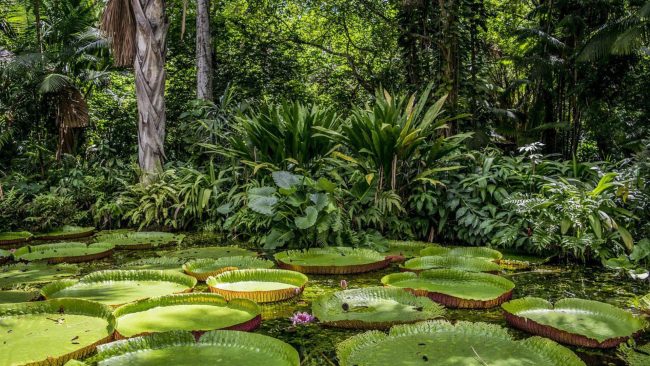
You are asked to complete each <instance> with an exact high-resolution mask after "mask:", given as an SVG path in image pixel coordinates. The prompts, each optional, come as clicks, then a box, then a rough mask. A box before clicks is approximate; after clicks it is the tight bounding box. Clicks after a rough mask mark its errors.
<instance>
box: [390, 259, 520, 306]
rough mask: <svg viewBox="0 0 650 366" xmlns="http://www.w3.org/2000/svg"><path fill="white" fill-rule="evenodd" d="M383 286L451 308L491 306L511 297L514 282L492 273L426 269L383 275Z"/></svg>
mask: <svg viewBox="0 0 650 366" xmlns="http://www.w3.org/2000/svg"><path fill="white" fill-rule="evenodd" d="M381 282H382V283H383V284H384V285H386V286H392V287H400V288H405V289H408V290H409V291H411V292H412V293H414V294H415V295H418V296H427V297H429V298H430V299H431V300H433V301H435V302H438V303H440V304H443V305H445V306H447V307H451V308H470V309H476V308H491V307H494V306H498V305H500V304H502V303H503V302H505V301H508V300H509V299H510V298H511V297H512V290H513V289H514V288H515V284H514V283H512V282H511V281H509V280H507V279H505V278H503V277H500V276H496V275H492V274H487V273H475V272H465V271H459V270H456V269H430V270H427V271H423V272H420V273H419V274H416V273H413V272H403V273H393V274H389V275H386V276H384V277H383V278H382V279H381Z"/></svg>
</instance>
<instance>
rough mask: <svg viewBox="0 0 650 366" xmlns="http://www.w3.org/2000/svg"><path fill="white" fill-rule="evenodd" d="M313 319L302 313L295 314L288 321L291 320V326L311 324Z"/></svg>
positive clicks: (309, 315)
mask: <svg viewBox="0 0 650 366" xmlns="http://www.w3.org/2000/svg"><path fill="white" fill-rule="evenodd" d="M315 319H316V318H315V317H314V316H313V315H311V314H309V313H304V312H298V313H295V314H293V316H292V317H291V318H289V320H291V324H293V325H298V324H308V323H311V322H313V321H314V320H315Z"/></svg>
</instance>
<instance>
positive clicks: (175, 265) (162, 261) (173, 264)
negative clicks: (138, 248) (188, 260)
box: [120, 257, 184, 272]
mask: <svg viewBox="0 0 650 366" xmlns="http://www.w3.org/2000/svg"><path fill="white" fill-rule="evenodd" d="M183 263H184V261H183V260H182V259H181V258H174V257H148V258H140V259H136V260H134V261H130V262H127V263H125V264H123V265H121V266H120V269H125V270H144V269H150V270H156V271H177V272H181V271H182V270H183ZM157 265H158V266H161V267H170V268H164V269H163V268H144V267H145V266H157Z"/></svg>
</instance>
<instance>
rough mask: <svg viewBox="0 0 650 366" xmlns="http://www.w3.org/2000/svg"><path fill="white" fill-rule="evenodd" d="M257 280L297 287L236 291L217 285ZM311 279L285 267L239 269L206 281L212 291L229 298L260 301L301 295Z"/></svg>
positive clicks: (273, 300)
mask: <svg viewBox="0 0 650 366" xmlns="http://www.w3.org/2000/svg"><path fill="white" fill-rule="evenodd" d="M247 280H249V281H251V280H257V281H260V282H264V281H268V282H281V283H286V284H289V285H292V286H296V288H286V289H279V290H269V291H234V290H225V289H220V288H217V287H215V286H216V285H217V284H219V283H230V282H243V281H247ZM307 281H309V279H308V278H307V276H305V275H304V274H302V273H300V272H295V271H288V270H284V269H239V270H235V271H228V272H223V273H221V274H218V275H216V276H210V277H208V279H207V280H206V281H205V283H206V284H207V285H208V288H209V289H210V292H214V293H217V294H219V295H221V296H223V297H225V298H226V299H228V300H231V299H235V298H245V299H250V300H253V301H255V302H258V303H265V302H277V301H283V300H287V299H290V298H292V297H294V296H297V295H299V294H300V293H302V291H303V290H304V289H305V285H306V284H307Z"/></svg>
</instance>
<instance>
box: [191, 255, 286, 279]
mask: <svg viewBox="0 0 650 366" xmlns="http://www.w3.org/2000/svg"><path fill="white" fill-rule="evenodd" d="M273 266H274V263H273V262H271V261H269V260H266V259H261V258H257V257H247V256H233V257H222V258H219V259H213V258H200V259H192V260H190V261H187V262H186V263H185V264H183V271H184V272H185V273H186V274H188V275H190V276H192V277H195V278H196V279H197V280H199V281H205V280H207V279H208V277H210V276H216V275H218V274H220V273H223V272H227V271H235V270H238V269H249V268H272V267H273ZM206 267H207V268H206ZM208 268H209V269H208Z"/></svg>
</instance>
